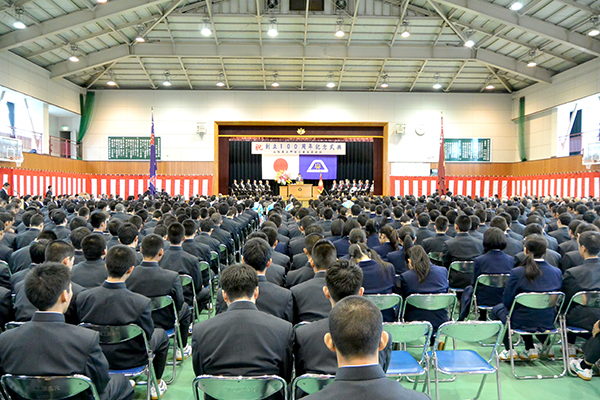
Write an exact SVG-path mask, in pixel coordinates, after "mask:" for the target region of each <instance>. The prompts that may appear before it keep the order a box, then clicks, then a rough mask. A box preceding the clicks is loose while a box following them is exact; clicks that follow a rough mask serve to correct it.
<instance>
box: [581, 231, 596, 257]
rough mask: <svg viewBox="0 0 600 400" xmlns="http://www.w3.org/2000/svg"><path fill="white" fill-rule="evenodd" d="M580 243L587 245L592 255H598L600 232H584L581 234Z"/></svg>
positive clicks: (586, 247)
mask: <svg viewBox="0 0 600 400" xmlns="http://www.w3.org/2000/svg"><path fill="white" fill-rule="evenodd" d="M579 245H580V246H583V247H585V249H586V250H587V252H588V253H589V254H590V255H591V256H597V255H598V253H600V232H595V231H587V232H583V233H582V234H581V235H579Z"/></svg>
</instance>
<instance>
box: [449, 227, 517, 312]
mask: <svg viewBox="0 0 600 400" xmlns="http://www.w3.org/2000/svg"><path fill="white" fill-rule="evenodd" d="M501 219H502V218H501ZM502 220H503V221H504V219H502ZM506 244H507V237H506V235H505V234H504V232H502V231H501V230H500V229H498V228H493V227H492V228H489V229H487V230H486V231H485V233H484V234H483V251H484V252H485V254H483V255H481V256H478V257H475V258H474V259H473V280H472V281H471V285H469V286H467V287H466V288H465V290H464V292H463V295H462V297H461V310H460V319H461V320H464V319H465V318H466V317H467V315H468V314H469V309H470V306H471V297H472V294H473V289H474V287H475V282H476V281H477V278H479V276H480V275H483V274H510V272H511V271H512V269H513V267H514V264H515V260H514V258H513V257H511V256H509V255H508V254H505V253H504V252H503V250H504V249H505V248H506ZM503 293H504V288H494V287H489V286H482V287H480V288H478V289H477V293H476V294H475V295H476V296H477V305H480V306H489V307H493V306H495V305H496V304H499V303H501V302H502V295H503ZM486 316H487V312H486V310H480V314H479V319H480V320H481V321H485V320H486V319H487V318H486Z"/></svg>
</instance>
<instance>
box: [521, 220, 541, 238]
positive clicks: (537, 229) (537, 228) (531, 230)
mask: <svg viewBox="0 0 600 400" xmlns="http://www.w3.org/2000/svg"><path fill="white" fill-rule="evenodd" d="M543 232H544V228H542V226H541V225H540V224H536V223H531V224H529V225H527V226H526V227H525V229H523V236H525V237H527V236H530V235H541V234H542V233H543Z"/></svg>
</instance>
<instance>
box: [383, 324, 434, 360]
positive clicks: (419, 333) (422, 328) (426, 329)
mask: <svg viewBox="0 0 600 400" xmlns="http://www.w3.org/2000/svg"><path fill="white" fill-rule="evenodd" d="M383 330H384V331H386V332H387V333H389V334H390V335H391V336H392V341H393V342H394V343H410V342H416V341H421V340H422V341H423V352H422V353H421V360H423V359H424V358H425V357H426V354H427V349H428V348H429V343H430V342H429V341H430V340H431V335H432V334H433V327H432V326H431V323H429V322H427V321H414V322H384V323H383Z"/></svg>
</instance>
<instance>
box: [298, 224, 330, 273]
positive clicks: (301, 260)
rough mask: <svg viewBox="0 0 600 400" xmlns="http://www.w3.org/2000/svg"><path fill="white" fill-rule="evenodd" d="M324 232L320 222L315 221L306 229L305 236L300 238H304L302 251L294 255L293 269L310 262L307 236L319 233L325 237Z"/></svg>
mask: <svg viewBox="0 0 600 400" xmlns="http://www.w3.org/2000/svg"><path fill="white" fill-rule="evenodd" d="M324 233H325V232H323V227H322V226H321V225H318V224H314V223H313V224H312V225H311V226H309V227H308V228H306V230H305V231H304V235H305V236H303V237H300V239H301V240H302V253H298V254H295V255H294V256H293V257H292V265H291V270H292V271H295V270H297V269H299V268H302V267H304V266H306V265H307V264H308V255H309V253H308V250H307V249H306V237H307V236H308V235H312V234H317V235H319V236H320V237H321V238H323V237H325V236H324V235H323V234H324ZM292 271H290V272H292Z"/></svg>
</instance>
